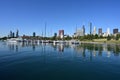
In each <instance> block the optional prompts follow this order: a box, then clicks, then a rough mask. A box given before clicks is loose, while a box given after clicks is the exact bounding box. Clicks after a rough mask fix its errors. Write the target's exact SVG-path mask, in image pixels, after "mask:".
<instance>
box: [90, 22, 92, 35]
mask: <svg viewBox="0 0 120 80" xmlns="http://www.w3.org/2000/svg"><path fill="white" fill-rule="evenodd" d="M91 34H92V23H91V22H90V35H91Z"/></svg>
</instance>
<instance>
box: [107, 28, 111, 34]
mask: <svg viewBox="0 0 120 80" xmlns="http://www.w3.org/2000/svg"><path fill="white" fill-rule="evenodd" d="M108 35H110V28H107V36H108Z"/></svg>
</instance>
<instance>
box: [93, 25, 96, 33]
mask: <svg viewBox="0 0 120 80" xmlns="http://www.w3.org/2000/svg"><path fill="white" fill-rule="evenodd" d="M93 35H96V27H94V29H93Z"/></svg>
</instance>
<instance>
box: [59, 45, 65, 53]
mask: <svg viewBox="0 0 120 80" xmlns="http://www.w3.org/2000/svg"><path fill="white" fill-rule="evenodd" d="M58 47H59V48H58V49H59V52H64V45H63V44H60V45H59V46H58Z"/></svg>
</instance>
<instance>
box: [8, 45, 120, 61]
mask: <svg viewBox="0 0 120 80" xmlns="http://www.w3.org/2000/svg"><path fill="white" fill-rule="evenodd" d="M7 45H8V48H9V50H10V51H16V52H18V51H19V49H20V48H25V47H26V48H27V47H31V49H32V50H33V51H36V48H38V49H39V48H41V47H40V46H42V47H44V48H45V46H48V45H49V46H50V47H47V48H52V49H53V50H54V51H57V52H62V53H64V51H66V49H67V48H68V49H73V50H74V53H76V54H78V55H81V56H82V57H84V58H85V57H87V55H89V58H90V60H92V57H96V56H103V55H106V57H111V55H114V56H119V55H120V45H111V44H80V45H64V44H57V45H53V44H26V43H19V44H18V43H17V44H7ZM44 50H48V49H44ZM46 52H47V51H46Z"/></svg>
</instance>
